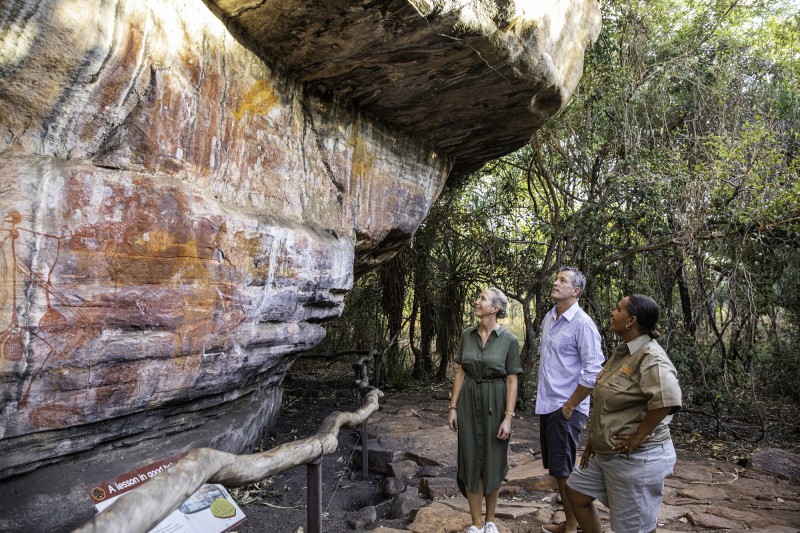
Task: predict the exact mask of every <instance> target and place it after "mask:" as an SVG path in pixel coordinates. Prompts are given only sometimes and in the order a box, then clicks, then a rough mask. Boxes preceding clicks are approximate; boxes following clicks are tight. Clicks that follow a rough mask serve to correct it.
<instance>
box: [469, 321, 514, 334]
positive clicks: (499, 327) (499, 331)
mask: <svg viewBox="0 0 800 533" xmlns="http://www.w3.org/2000/svg"><path fill="white" fill-rule="evenodd" d="M469 329H470V330H471V331H472V332H474V333H478V324H473V325H472V326H470V328H469ZM505 330H506V327H505V326H504V325H503V324H497V327H496V328H495V329H493V330H492V331H490V332H489V335H491V334H492V333H494V334H496V335H497V336H498V337H499V336H500V335H501V334H502V333H503V332H504V331H505Z"/></svg>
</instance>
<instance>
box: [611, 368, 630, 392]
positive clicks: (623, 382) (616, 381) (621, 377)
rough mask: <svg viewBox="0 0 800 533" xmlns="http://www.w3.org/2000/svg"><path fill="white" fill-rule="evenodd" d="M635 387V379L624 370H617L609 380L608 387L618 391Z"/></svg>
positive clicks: (625, 390)
mask: <svg viewBox="0 0 800 533" xmlns="http://www.w3.org/2000/svg"><path fill="white" fill-rule="evenodd" d="M631 387H633V380H632V379H631V378H630V377H628V376H627V375H625V374H623V373H622V372H617V373H616V374H615V375H614V376H613V377H611V379H609V380H608V388H609V389H611V390H615V391H617V392H627V391H628V390H630V388H631Z"/></svg>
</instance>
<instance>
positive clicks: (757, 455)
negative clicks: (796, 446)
mask: <svg viewBox="0 0 800 533" xmlns="http://www.w3.org/2000/svg"><path fill="white" fill-rule="evenodd" d="M747 467H748V468H752V469H753V470H755V471H757V472H765V473H767V474H771V475H774V476H778V477H781V478H783V479H788V480H789V481H794V482H795V483H798V482H800V456H799V455H797V454H795V453H789V452H785V451H783V450H776V449H775V448H764V449H761V450H756V451H755V452H753V455H752V456H751V457H750V460H749V461H748V462H747Z"/></svg>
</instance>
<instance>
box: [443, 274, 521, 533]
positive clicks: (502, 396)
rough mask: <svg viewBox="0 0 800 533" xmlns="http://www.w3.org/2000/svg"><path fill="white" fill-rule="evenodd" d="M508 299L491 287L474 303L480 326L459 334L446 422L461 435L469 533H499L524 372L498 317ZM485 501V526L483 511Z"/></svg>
mask: <svg viewBox="0 0 800 533" xmlns="http://www.w3.org/2000/svg"><path fill="white" fill-rule="evenodd" d="M507 307H508V299H507V298H506V297H505V295H504V294H503V293H502V292H501V291H499V290H498V289H495V288H494V287H490V288H488V289H486V290H485V291H483V292H482V293H481V295H480V296H479V297H478V299H477V300H475V305H474V312H475V317H476V318H477V319H478V324H477V325H475V326H472V327H469V328H467V329H465V330H464V331H463V332H462V333H461V340H460V341H459V343H458V350H457V352H456V357H455V362H456V363H458V365H459V366H458V370H457V371H456V375H455V379H454V380H453V393H452V396H451V399H450V414H449V417H448V421H449V424H450V429H452V430H453V431H457V432H458V486H459V488H460V489H461V492H462V494H464V496H466V498H467V501H468V502H469V510H470V514H471V515H472V525H471V526H469V527H468V528H467V533H497V526H495V524H494V513H495V509H496V507H497V496H498V493H499V491H500V484H501V483H502V482H503V479H504V478H505V476H506V474H507V473H508V442H509V439H510V438H511V419H512V418H513V417H514V407H515V405H516V403H517V374H520V373H521V372H522V364H521V362H520V358H519V340H518V339H517V337H516V336H515V335H514V334H513V333H511V332H510V331H509V330H508V329H506V328H505V327H504V326H502V325H500V324H498V323H497V319H498V318H503V317H505V316H506V310H507ZM484 497H485V498H486V522H485V524H483V526H481V522H482V520H481V506H482V503H483V499H484Z"/></svg>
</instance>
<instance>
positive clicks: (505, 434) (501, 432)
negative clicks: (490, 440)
mask: <svg viewBox="0 0 800 533" xmlns="http://www.w3.org/2000/svg"><path fill="white" fill-rule="evenodd" d="M518 386H519V379H518V378H517V375H516V374H511V375H509V376H506V413H505V416H504V417H503V422H502V423H501V424H500V429H498V430H497V438H498V439H502V440H506V439H510V438H511V419H512V418H514V409H515V408H516V406H517V388H518Z"/></svg>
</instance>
